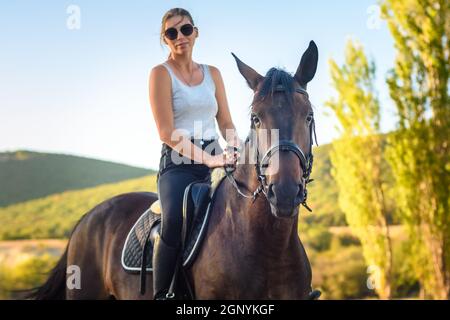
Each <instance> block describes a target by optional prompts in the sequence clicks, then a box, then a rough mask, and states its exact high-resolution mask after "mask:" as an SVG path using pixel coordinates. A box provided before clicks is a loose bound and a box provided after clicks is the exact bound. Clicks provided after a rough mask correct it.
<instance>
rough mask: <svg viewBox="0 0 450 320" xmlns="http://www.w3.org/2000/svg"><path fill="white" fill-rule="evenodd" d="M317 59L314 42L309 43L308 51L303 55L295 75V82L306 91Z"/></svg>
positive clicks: (315, 68) (317, 54) (314, 72)
mask: <svg viewBox="0 0 450 320" xmlns="http://www.w3.org/2000/svg"><path fill="white" fill-rule="evenodd" d="M318 59H319V50H317V46H316V44H315V43H314V41H311V42H310V43H309V47H308V49H306V51H305V53H303V56H302V60H301V61H300V65H299V66H298V68H297V72H296V73H295V80H297V82H298V83H300V85H301V86H302V87H303V88H305V89H306V85H307V84H308V82H310V81H311V80H312V78H314V75H315V74H316V70H317V61H318Z"/></svg>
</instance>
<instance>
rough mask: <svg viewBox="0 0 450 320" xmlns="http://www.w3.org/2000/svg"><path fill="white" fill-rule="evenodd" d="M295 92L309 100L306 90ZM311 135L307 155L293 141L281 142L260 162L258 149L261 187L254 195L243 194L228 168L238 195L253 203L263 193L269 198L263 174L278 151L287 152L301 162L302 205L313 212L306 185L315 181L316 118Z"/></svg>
mask: <svg viewBox="0 0 450 320" xmlns="http://www.w3.org/2000/svg"><path fill="white" fill-rule="evenodd" d="M285 90H286V89H285V88H284V86H283V85H278V86H277V87H276V88H275V91H285ZM295 92H298V93H301V94H303V95H305V96H306V97H307V98H308V93H307V92H306V90H305V89H303V88H296V89H295ZM251 122H252V124H253V127H254V119H253V118H252V119H251ZM309 134H310V140H309V141H310V146H309V147H310V148H309V150H310V151H309V152H308V153H307V154H306V155H305V153H304V152H303V151H302V149H301V148H300V147H299V146H298V145H297V144H296V143H294V142H293V141H291V140H280V141H278V142H277V143H275V144H274V145H272V146H271V147H270V148H269V150H267V151H266V153H265V154H264V156H263V157H262V159H261V161H259V149H258V147H257V148H256V164H255V170H256V174H257V177H258V181H259V185H258V187H257V188H256V190H255V191H254V192H253V193H252V195H246V194H244V193H243V192H241V190H240V189H239V186H238V185H237V183H236V180H235V179H234V177H233V174H232V173H233V171H234V167H231V168H230V167H226V168H225V171H226V174H227V177H228V179H229V180H230V182H231V184H232V185H233V186H234V187H235V188H236V190H237V191H238V193H239V194H240V195H242V196H244V197H246V198H252V201H253V202H255V200H256V199H257V198H258V195H259V194H260V193H261V192H262V193H263V194H264V195H265V196H266V198H268V196H267V191H266V190H267V189H268V186H267V177H266V175H265V174H264V173H263V172H264V169H265V168H267V167H268V166H269V161H270V158H271V157H272V156H273V155H274V154H275V153H276V152H278V151H280V152H281V151H287V152H293V153H294V154H295V155H296V156H297V157H298V159H299V160H300V166H301V168H302V170H303V176H302V179H303V180H304V182H305V188H304V191H303V192H304V197H303V202H302V205H303V206H304V207H305V208H306V209H307V210H308V211H312V210H311V208H310V207H308V205H307V204H306V198H307V195H308V192H307V190H306V184H308V183H310V182H312V181H313V179H310V178H309V177H310V175H311V171H312V165H313V154H312V145H313V134H314V139H315V141H316V144H317V137H316V130H315V122H314V118H313V119H312V121H311V124H310V127H309ZM249 139H250V137H247V140H246V141H245V142H248V141H249ZM231 148H233V149H234V150H237V148H235V147H231Z"/></svg>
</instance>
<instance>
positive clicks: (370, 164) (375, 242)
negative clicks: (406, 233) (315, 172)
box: [326, 41, 392, 299]
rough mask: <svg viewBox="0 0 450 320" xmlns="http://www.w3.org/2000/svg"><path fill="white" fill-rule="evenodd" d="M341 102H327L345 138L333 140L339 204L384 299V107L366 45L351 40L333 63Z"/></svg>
mask: <svg viewBox="0 0 450 320" xmlns="http://www.w3.org/2000/svg"><path fill="white" fill-rule="evenodd" d="M330 69H331V78H332V84H333V86H334V88H335V89H336V91H337V93H338V97H337V99H331V100H329V101H328V102H327V103H326V105H327V106H328V107H329V108H331V109H332V110H333V112H334V114H335V115H336V117H337V119H338V121H339V129H340V133H341V136H340V138H339V139H338V140H336V141H334V142H333V151H332V153H331V161H332V164H333V171H332V173H333V176H334V177H335V179H336V182H337V185H338V187H339V206H340V207H341V209H342V211H344V212H345V217H346V220H347V222H348V224H349V226H350V227H351V229H352V231H353V232H354V234H355V235H356V236H357V237H358V238H359V239H360V241H361V245H362V248H363V255H364V258H365V260H366V263H367V265H368V266H373V267H371V268H370V270H376V274H375V275H373V278H372V279H374V280H375V281H376V283H375V289H376V292H377V294H378V295H379V296H380V298H382V299H388V298H390V296H391V279H390V278H391V266H392V250H391V241H390V236H389V227H388V223H387V210H386V204H385V203H386V200H385V192H384V190H383V188H385V185H386V183H385V181H384V180H383V178H384V176H383V174H382V170H381V164H382V158H383V151H382V143H381V139H382V138H381V135H380V134H379V133H380V105H379V102H378V99H377V97H376V94H375V90H374V88H373V81H374V73H375V65H374V64H373V63H369V62H368V60H367V58H366V56H365V54H364V51H363V49H362V47H361V46H360V45H358V44H354V43H353V42H352V41H349V42H348V44H347V47H346V57H345V64H344V65H343V66H342V67H339V66H338V65H337V64H336V62H335V61H333V60H330Z"/></svg>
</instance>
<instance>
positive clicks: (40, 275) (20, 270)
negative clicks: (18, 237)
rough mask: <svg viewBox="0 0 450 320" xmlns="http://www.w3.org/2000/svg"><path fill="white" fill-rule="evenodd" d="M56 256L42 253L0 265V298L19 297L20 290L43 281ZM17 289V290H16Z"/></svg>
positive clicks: (32, 286) (54, 262)
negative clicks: (9, 264)
mask: <svg viewBox="0 0 450 320" xmlns="http://www.w3.org/2000/svg"><path fill="white" fill-rule="evenodd" d="M57 259H58V257H55V256H52V255H50V254H44V255H41V256H37V257H32V258H28V259H26V260H24V261H22V262H20V263H18V264H17V265H14V266H6V265H0V299H19V298H20V297H21V295H22V294H21V293H20V292H18V291H20V290H26V289H30V288H34V287H37V286H39V285H41V284H42V283H44V281H45V280H46V279H47V276H48V273H49V272H50V271H51V269H52V268H53V267H54V266H55V265H56V262H57ZM16 291H17V292H16Z"/></svg>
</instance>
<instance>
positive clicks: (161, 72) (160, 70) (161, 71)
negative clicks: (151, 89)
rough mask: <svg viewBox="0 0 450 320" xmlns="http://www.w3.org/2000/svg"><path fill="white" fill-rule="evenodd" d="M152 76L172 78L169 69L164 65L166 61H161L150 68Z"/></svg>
mask: <svg viewBox="0 0 450 320" xmlns="http://www.w3.org/2000/svg"><path fill="white" fill-rule="evenodd" d="M152 76H153V77H157V78H159V79H170V74H169V71H168V70H167V68H166V67H165V66H164V63H160V64H158V65H156V66H154V67H153V68H152V69H151V70H150V77H152Z"/></svg>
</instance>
